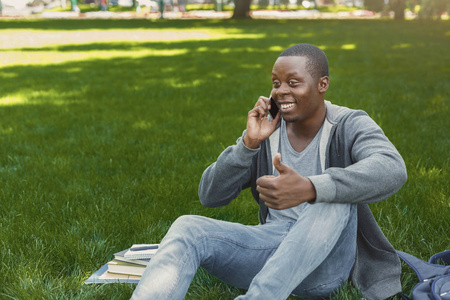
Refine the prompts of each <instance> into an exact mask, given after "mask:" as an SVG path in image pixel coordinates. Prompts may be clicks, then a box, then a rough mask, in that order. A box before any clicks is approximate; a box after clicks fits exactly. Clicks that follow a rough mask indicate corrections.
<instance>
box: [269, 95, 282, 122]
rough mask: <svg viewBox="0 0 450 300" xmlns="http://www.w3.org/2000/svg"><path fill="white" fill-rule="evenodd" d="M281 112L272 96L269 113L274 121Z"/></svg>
mask: <svg viewBox="0 0 450 300" xmlns="http://www.w3.org/2000/svg"><path fill="white" fill-rule="evenodd" d="M279 110H280V109H279V108H278V106H277V104H276V103H275V100H273V98H272V96H270V109H269V113H270V116H271V117H272V119H275V117H276V116H277V114H278V111H279Z"/></svg>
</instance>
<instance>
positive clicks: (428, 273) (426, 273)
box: [397, 250, 450, 282]
mask: <svg viewBox="0 0 450 300" xmlns="http://www.w3.org/2000/svg"><path fill="white" fill-rule="evenodd" d="M444 252H445V251H444ZM397 254H398V256H399V257H400V258H401V259H402V260H403V261H404V262H405V263H406V264H408V265H409V266H410V267H411V268H412V269H413V270H414V272H416V274H417V278H419V281H421V282H422V281H427V280H428V279H430V278H433V277H436V276H440V275H444V274H446V273H447V272H448V271H449V269H450V266H441V265H436V264H433V263H429V262H425V261H423V260H421V259H419V258H417V257H415V256H413V255H411V254H408V253H405V252H402V251H398V250H397Z"/></svg>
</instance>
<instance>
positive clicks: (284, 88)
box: [277, 83, 289, 95]
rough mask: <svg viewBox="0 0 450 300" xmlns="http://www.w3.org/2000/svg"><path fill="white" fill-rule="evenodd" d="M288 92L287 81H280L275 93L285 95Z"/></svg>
mask: <svg viewBox="0 0 450 300" xmlns="http://www.w3.org/2000/svg"><path fill="white" fill-rule="evenodd" d="M288 93H289V86H288V84H287V83H282V84H281V85H280V88H279V89H278V91H277V94H278V95H286V94H288Z"/></svg>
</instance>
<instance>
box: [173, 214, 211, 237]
mask: <svg viewBox="0 0 450 300" xmlns="http://www.w3.org/2000/svg"><path fill="white" fill-rule="evenodd" d="M200 218H201V217H199V216H193V215H185V216H180V217H178V218H177V219H176V220H175V222H173V224H172V226H171V227H170V229H169V232H168V233H167V236H170V237H171V238H176V239H183V240H189V239H196V238H197V237H198V236H199V235H201V234H202V232H203V231H204V230H203V229H202V228H201V224H200V223H201V222H200Z"/></svg>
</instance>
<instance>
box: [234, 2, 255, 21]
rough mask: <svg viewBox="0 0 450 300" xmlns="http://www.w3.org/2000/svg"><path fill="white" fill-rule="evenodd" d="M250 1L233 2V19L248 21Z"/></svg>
mask: <svg viewBox="0 0 450 300" xmlns="http://www.w3.org/2000/svg"><path fill="white" fill-rule="evenodd" d="M251 2H252V0H234V13H233V19H249V18H250V3H251Z"/></svg>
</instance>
